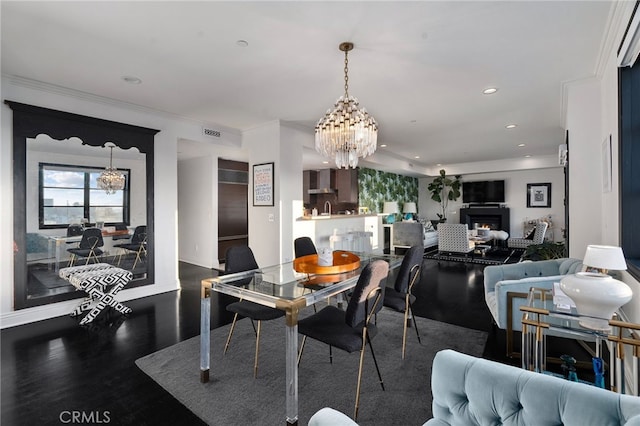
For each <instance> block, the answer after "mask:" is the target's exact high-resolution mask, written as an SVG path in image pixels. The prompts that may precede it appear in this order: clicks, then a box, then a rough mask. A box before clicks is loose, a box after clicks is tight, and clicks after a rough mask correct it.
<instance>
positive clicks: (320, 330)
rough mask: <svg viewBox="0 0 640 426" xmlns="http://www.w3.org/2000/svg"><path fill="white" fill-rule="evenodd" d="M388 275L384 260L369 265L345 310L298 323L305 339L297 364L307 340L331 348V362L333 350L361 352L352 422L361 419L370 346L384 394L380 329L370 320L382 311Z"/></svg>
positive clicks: (328, 309)
mask: <svg viewBox="0 0 640 426" xmlns="http://www.w3.org/2000/svg"><path fill="white" fill-rule="evenodd" d="M388 273H389V264H388V263H387V262H385V261H384V260H376V261H374V262H372V263H369V264H367V265H366V266H365V267H364V269H363V270H362V273H361V274H360V277H359V278H358V282H357V284H356V286H355V287H354V289H353V294H352V296H351V299H349V304H348V305H347V309H346V311H344V310H342V309H340V308H337V307H335V306H333V305H329V306H327V307H326V308H323V309H322V310H321V311H320V312H318V313H315V314H313V315H311V316H309V317H307V318H304V319H302V320H300V321H298V332H299V333H300V334H302V335H303V336H304V337H303V339H302V344H301V346H300V352H299V354H298V363H300V360H301V358H302V351H303V350H304V346H305V343H306V340H307V337H311V338H312V339H315V340H318V341H320V342H323V343H326V344H327V345H329V361H330V362H333V356H332V352H331V348H332V347H333V346H335V347H336V348H339V349H342V350H343V351H346V352H348V353H352V352H355V351H357V350H360V364H359V367H358V384H357V386H356V403H355V408H354V413H353V419H354V420H356V419H357V417H358V407H359V404H360V383H361V382H362V365H363V364H364V352H365V347H366V346H367V344H368V345H369V349H370V350H371V356H372V357H373V362H374V364H375V366H376V371H377V373H378V379H379V381H380V386H381V387H382V390H383V391H384V382H383V381H382V375H381V374H380V368H379V367H378V361H376V355H375V353H374V351H373V346H372V345H371V339H373V338H374V337H375V336H376V334H377V333H378V328H377V326H376V324H375V323H374V322H372V321H371V319H372V318H373V316H374V315H375V314H376V313H377V312H379V311H380V309H382V300H383V299H384V292H385V278H386V277H387V275H388Z"/></svg>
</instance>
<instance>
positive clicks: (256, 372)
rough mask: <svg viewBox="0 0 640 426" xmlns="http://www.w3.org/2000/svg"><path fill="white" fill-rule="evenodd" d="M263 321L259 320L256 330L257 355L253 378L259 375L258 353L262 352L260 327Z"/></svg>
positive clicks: (254, 362)
mask: <svg viewBox="0 0 640 426" xmlns="http://www.w3.org/2000/svg"><path fill="white" fill-rule="evenodd" d="M261 326H262V321H258V331H257V332H256V357H255V360H254V361H253V378H254V379H255V378H256V377H258V354H259V353H260V328H261Z"/></svg>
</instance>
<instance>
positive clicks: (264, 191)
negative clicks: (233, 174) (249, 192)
mask: <svg viewBox="0 0 640 426" xmlns="http://www.w3.org/2000/svg"><path fill="white" fill-rule="evenodd" d="M253 205H254V206H273V163H263V164H254V165H253Z"/></svg>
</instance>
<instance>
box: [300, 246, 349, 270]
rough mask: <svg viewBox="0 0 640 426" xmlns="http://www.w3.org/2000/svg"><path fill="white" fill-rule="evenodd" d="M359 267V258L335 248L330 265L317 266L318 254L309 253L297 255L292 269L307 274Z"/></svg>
mask: <svg viewBox="0 0 640 426" xmlns="http://www.w3.org/2000/svg"><path fill="white" fill-rule="evenodd" d="M359 267H360V258H359V257H358V256H356V255H355V254H353V253H351V252H348V251H341V250H336V251H334V252H333V265H332V266H319V265H318V255H317V254H310V255H307V256H302V257H298V258H297V259H295V260H294V261H293V269H295V270H296V272H304V273H307V274H322V275H324V274H340V273H343V272H349V271H353V270H354V269H358V268H359Z"/></svg>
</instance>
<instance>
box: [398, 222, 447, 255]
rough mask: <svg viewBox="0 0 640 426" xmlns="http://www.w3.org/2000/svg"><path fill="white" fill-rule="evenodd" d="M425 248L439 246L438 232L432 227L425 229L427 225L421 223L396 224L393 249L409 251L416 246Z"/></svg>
mask: <svg viewBox="0 0 640 426" xmlns="http://www.w3.org/2000/svg"><path fill="white" fill-rule="evenodd" d="M420 244H422V246H423V247H424V248H427V247H432V246H437V245H438V232H437V231H436V230H435V229H433V227H430V228H429V229H425V225H424V224H423V223H421V222H396V223H394V224H393V241H392V247H393V248H394V251H395V249H396V248H399V249H405V250H406V249H409V247H413V246H416V245H420Z"/></svg>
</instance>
